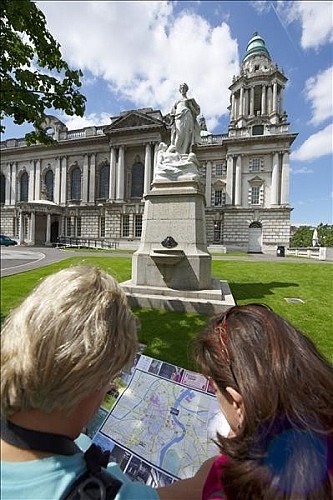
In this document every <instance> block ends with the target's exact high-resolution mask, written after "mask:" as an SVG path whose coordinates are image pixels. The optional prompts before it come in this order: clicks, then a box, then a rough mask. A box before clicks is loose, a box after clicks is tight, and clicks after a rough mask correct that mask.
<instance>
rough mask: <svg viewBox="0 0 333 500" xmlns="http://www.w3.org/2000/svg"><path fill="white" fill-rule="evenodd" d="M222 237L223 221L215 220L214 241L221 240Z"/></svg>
mask: <svg viewBox="0 0 333 500" xmlns="http://www.w3.org/2000/svg"><path fill="white" fill-rule="evenodd" d="M221 239H222V221H221V220H216V221H214V238H213V240H214V242H220V241H221Z"/></svg>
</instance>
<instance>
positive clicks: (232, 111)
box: [230, 94, 235, 120]
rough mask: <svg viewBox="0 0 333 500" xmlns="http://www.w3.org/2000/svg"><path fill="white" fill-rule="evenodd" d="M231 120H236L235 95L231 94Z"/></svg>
mask: <svg viewBox="0 0 333 500" xmlns="http://www.w3.org/2000/svg"><path fill="white" fill-rule="evenodd" d="M230 118H231V120H234V119H235V94H231V117H230Z"/></svg>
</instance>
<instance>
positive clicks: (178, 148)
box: [154, 83, 200, 181]
mask: <svg viewBox="0 0 333 500" xmlns="http://www.w3.org/2000/svg"><path fill="white" fill-rule="evenodd" d="M179 92H180V94H181V96H182V97H181V99H179V100H178V101H176V103H175V104H174V105H173V107H172V109H171V112H170V114H169V115H168V116H167V118H168V119H169V122H170V123H171V144H170V145H169V146H167V145H166V144H165V143H164V142H161V143H160V144H159V146H158V152H157V157H156V166H155V177H154V181H165V180H170V181H177V180H191V181H193V180H198V179H199V176H198V167H199V166H200V164H199V162H198V160H197V157H196V155H195V154H194V153H193V152H192V147H193V145H194V144H197V143H200V126H199V124H198V122H197V116H198V115H199V114H200V106H199V105H198V104H197V102H196V101H195V99H193V98H190V99H189V98H188V97H187V92H188V85H187V84H186V83H182V84H181V85H180V87H179Z"/></svg>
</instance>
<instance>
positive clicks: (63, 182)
mask: <svg viewBox="0 0 333 500" xmlns="http://www.w3.org/2000/svg"><path fill="white" fill-rule="evenodd" d="M66 201H67V156H63V157H62V166H61V192H60V203H61V204H62V205H64V204H65V203H66Z"/></svg>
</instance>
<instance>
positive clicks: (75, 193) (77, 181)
mask: <svg viewBox="0 0 333 500" xmlns="http://www.w3.org/2000/svg"><path fill="white" fill-rule="evenodd" d="M70 199H71V200H81V170H80V168H79V167H75V168H73V170H72V173H71V196H70Z"/></svg>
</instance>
